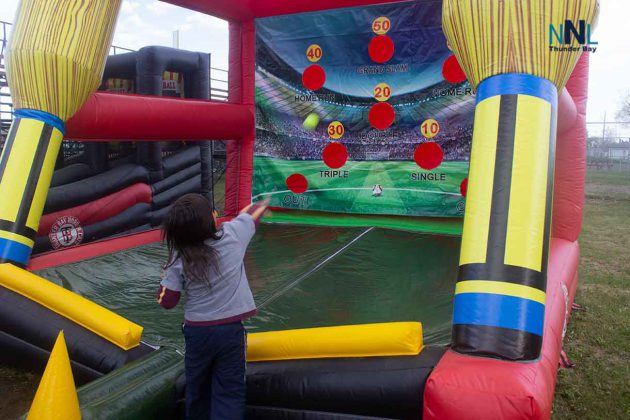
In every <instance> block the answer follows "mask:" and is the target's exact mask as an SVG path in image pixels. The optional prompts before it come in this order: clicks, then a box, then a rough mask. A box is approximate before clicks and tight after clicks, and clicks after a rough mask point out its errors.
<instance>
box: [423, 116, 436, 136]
mask: <svg viewBox="0 0 630 420" xmlns="http://www.w3.org/2000/svg"><path fill="white" fill-rule="evenodd" d="M420 131H421V132H422V135H423V136H424V137H426V138H428V139H430V138H433V137H435V136H437V134H438V133H439V132H440V124H439V123H438V122H437V121H435V120H434V119H433V118H429V119H428V120H424V122H423V123H422V125H421V126H420Z"/></svg>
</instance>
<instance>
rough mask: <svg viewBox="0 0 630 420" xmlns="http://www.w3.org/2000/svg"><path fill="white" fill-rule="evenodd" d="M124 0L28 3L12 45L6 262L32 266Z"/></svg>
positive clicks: (0, 163)
mask: <svg viewBox="0 0 630 420" xmlns="http://www.w3.org/2000/svg"><path fill="white" fill-rule="evenodd" d="M120 2H121V0H22V2H21V3H20V5H19V7H18V12H17V16H16V19H15V25H14V27H13V33H12V35H11V40H10V42H9V46H8V49H7V55H6V62H7V78H8V81H9V87H10V89H11V94H12V97H13V104H14V107H15V110H16V111H15V114H14V121H13V125H12V126H11V129H10V131H9V135H8V137H7V140H6V142H5V146H4V150H3V151H2V156H0V197H2V199H1V200H0V263H1V262H11V263H13V264H16V265H19V266H25V265H26V263H27V262H28V259H29V257H30V253H31V249H32V248H33V244H34V239H35V235H36V233H37V229H38V227H39V220H40V218H41V215H42V212H43V210H44V203H45V202H46V195H47V193H48V188H49V187H50V181H51V178H52V174H53V171H54V167H55V161H56V159H57V154H58V153H59V148H60V145H61V140H62V138H63V131H64V121H66V120H67V119H68V118H70V117H71V116H72V115H73V114H74V113H75V112H76V111H77V110H78V109H79V108H80V107H81V106H82V105H83V103H84V102H85V101H86V100H87V98H88V97H89V96H90V95H91V94H92V93H93V92H94V91H95V90H96V89H97V88H98V86H99V84H100V82H101V76H102V73H103V69H104V65H105V59H106V58H107V53H108V50H109V46H110V43H111V38H112V35H113V31H114V25H115V22H116V17H117V15H118V10H119V8H120Z"/></svg>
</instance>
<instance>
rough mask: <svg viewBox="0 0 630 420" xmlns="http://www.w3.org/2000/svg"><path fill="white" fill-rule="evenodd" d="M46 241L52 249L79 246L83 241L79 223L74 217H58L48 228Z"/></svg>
mask: <svg viewBox="0 0 630 420" xmlns="http://www.w3.org/2000/svg"><path fill="white" fill-rule="evenodd" d="M48 239H50V243H51V245H52V247H53V249H59V248H66V247H69V246H73V245H78V244H80V243H81V241H83V228H82V227H81V222H79V219H77V218H76V217H74V216H63V217H60V218H59V219H57V220H56V221H55V223H54V224H53V225H52V227H51V228H50V233H49V234H48Z"/></svg>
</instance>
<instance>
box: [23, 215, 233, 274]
mask: <svg viewBox="0 0 630 420" xmlns="http://www.w3.org/2000/svg"><path fill="white" fill-rule="evenodd" d="M229 220H230V218H229V217H222V218H219V219H217V223H218V224H219V226H220V225H221V223H223V222H227V221H229ZM161 240H162V231H161V230H160V229H151V230H147V231H146V232H140V233H131V234H129V235H122V236H117V237H115V238H108V239H102V240H100V241H96V242H90V243H87V244H83V245H78V246H73V247H70V248H62V249H59V250H56V251H50V252H45V253H43V254H39V255H37V256H35V257H33V258H31V260H30V261H29V263H28V269H29V270H30V271H37V270H43V269H45V268H50V267H57V266H59V265H63V264H71V263H74V262H77V261H83V260H87V259H89V258H94V257H98V256H101V255H105V254H113V253H115V252H118V251H122V250H124V249H129V248H135V247H137V246H141V245H147V244H152V243H154V242H160V241H161Z"/></svg>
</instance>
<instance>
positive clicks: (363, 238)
mask: <svg viewBox="0 0 630 420" xmlns="http://www.w3.org/2000/svg"><path fill="white" fill-rule="evenodd" d="M459 243H460V238H459V237H457V236H450V235H436V234H428V233H418V232H411V231H403V230H391V229H384V228H376V227H338V226H327V227H324V226H301V225H285V224H266V225H262V226H261V227H260V229H259V231H258V232H257V234H256V236H255V237H254V239H253V241H252V243H251V245H250V247H249V250H248V252H247V255H246V259H245V263H246V270H247V275H248V277H249V279H250V283H251V288H252V291H253V293H254V297H255V299H256V302H257V305H258V307H259V313H258V315H257V316H256V317H255V318H253V319H251V320H250V321H248V323H247V327H248V329H249V331H251V332H254V331H269V330H279V329H289V328H306V327H317V326H330V325H344V324H358V323H371V322H389V321H421V322H422V323H423V325H424V337H425V343H435V344H444V343H446V342H448V339H449V337H450V324H451V312H452V297H453V292H454V287H455V279H456V276H457V260H458V254H459ZM165 258H166V249H165V247H164V246H163V245H161V244H153V245H146V246H142V247H138V248H134V249H130V250H125V251H121V252H118V253H115V254H111V255H105V256H102V257H98V258H94V259H91V260H87V261H82V262H79V263H75V264H69V265H65V266H60V267H56V268H50V269H47V270H42V271H41V272H39V273H38V274H40V275H41V276H43V277H44V278H47V279H50V280H51V281H54V282H56V283H58V284H61V285H62V286H64V287H66V288H68V289H70V290H73V291H75V292H77V293H79V294H81V295H83V296H85V297H87V298H89V299H92V300H94V301H95V302H97V303H99V304H101V305H103V306H105V307H107V308H109V309H111V310H113V311H115V312H117V313H119V314H120V315H122V316H124V317H126V318H128V319H130V320H132V321H134V322H136V323H138V324H140V325H142V326H144V328H145V332H144V335H143V338H144V339H145V341H148V342H149V343H155V344H158V343H159V344H165V343H167V342H170V343H172V344H175V345H177V346H179V345H181V344H182V335H181V322H182V319H183V309H182V307H181V305H180V306H179V307H178V308H176V309H173V310H170V311H167V310H164V309H162V308H161V307H159V306H158V305H157V303H156V299H155V296H156V291H157V285H158V283H159V279H160V271H161V264H163V262H164V260H165Z"/></svg>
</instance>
